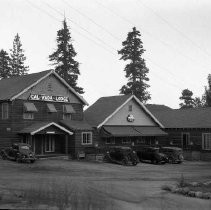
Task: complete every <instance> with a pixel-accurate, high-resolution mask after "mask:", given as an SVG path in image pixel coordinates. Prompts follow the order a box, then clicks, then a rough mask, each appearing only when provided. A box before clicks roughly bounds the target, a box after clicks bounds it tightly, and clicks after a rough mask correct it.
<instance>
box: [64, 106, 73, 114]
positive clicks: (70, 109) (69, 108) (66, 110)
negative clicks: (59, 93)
mask: <svg viewBox="0 0 211 210" xmlns="http://www.w3.org/2000/svg"><path fill="white" fill-rule="evenodd" d="M63 112H64V113H66V114H72V113H75V110H74V108H73V107H72V106H71V105H70V104H65V105H63Z"/></svg>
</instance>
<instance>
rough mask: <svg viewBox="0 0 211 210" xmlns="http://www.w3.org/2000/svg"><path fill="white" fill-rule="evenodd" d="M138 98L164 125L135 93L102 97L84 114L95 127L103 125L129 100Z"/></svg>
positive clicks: (145, 109) (147, 111)
mask: <svg viewBox="0 0 211 210" xmlns="http://www.w3.org/2000/svg"><path fill="white" fill-rule="evenodd" d="M132 99H134V100H136V102H137V103H138V104H139V105H140V106H141V107H142V108H143V110H144V111H145V112H146V113H147V114H148V115H149V116H150V117H151V118H152V119H153V120H154V121H155V122H156V123H157V124H158V125H159V126H160V127H163V125H162V124H161V123H160V122H159V121H158V120H157V119H156V118H155V117H154V116H153V115H152V114H151V113H150V112H149V110H148V109H147V108H146V107H145V106H144V105H143V104H142V103H141V102H140V101H139V99H138V98H137V97H136V96H134V95H118V96H109V97H102V98H100V99H98V100H97V101H96V102H95V103H94V104H93V105H92V106H90V107H89V108H88V109H86V110H85V112H84V116H85V119H86V120H87V122H88V123H89V124H90V125H92V126H93V127H97V128H99V127H101V126H102V125H103V124H104V123H105V122H106V121H107V120H108V119H110V118H111V117H112V116H113V115H114V114H115V113H116V112H118V111H119V110H120V109H121V108H122V107H123V106H124V105H125V104H126V103H127V102H128V101H130V100H132Z"/></svg>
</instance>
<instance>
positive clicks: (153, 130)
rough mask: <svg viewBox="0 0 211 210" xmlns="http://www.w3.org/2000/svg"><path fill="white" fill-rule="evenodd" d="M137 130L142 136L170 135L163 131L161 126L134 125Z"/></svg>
mask: <svg viewBox="0 0 211 210" xmlns="http://www.w3.org/2000/svg"><path fill="white" fill-rule="evenodd" d="M134 129H135V130H136V131H138V132H139V133H140V134H141V136H165V135H168V134H167V133H166V132H164V131H162V130H161V129H160V128H159V127H150V126H149V127H148V126H147V127H145V126H137V127H134Z"/></svg>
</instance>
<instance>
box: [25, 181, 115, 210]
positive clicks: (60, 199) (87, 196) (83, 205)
mask: <svg viewBox="0 0 211 210" xmlns="http://www.w3.org/2000/svg"><path fill="white" fill-rule="evenodd" d="M23 199H25V200H26V201H27V202H28V203H29V204H31V205H32V206H33V205H38V204H47V205H48V206H50V207H53V206H57V207H58V208H59V209H60V210H64V209H66V208H70V209H71V210H78V209H83V210H86V209H87V210H88V209H92V210H95V209H98V210H103V209H113V207H112V208H111V205H112V206H113V203H112V202H111V201H109V198H108V197H106V196H105V195H102V194H100V193H98V192H95V191H92V192H90V191H89V190H87V189H86V188H85V187H84V188H83V189H78V188H77V185H76V184H73V183H72V182H62V183H59V182H56V181H54V180H53V181H52V182H51V183H44V184H43V183H41V184H40V185H39V186H31V188H29V189H26V190H25V193H24V198H23Z"/></svg>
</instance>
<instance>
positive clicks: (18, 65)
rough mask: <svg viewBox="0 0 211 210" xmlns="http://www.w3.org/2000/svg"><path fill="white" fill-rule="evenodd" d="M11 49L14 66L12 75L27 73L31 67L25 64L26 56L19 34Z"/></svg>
mask: <svg viewBox="0 0 211 210" xmlns="http://www.w3.org/2000/svg"><path fill="white" fill-rule="evenodd" d="M10 51H11V54H10V58H11V59H10V65H11V68H12V72H11V76H20V75H24V74H27V72H28V70H29V67H28V66H26V65H25V64H24V62H25V60H26V57H25V55H24V50H23V49H22V44H21V41H20V36H19V35H18V34H17V35H16V36H15V38H14V41H13V48H12V49H11V50H10Z"/></svg>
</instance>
